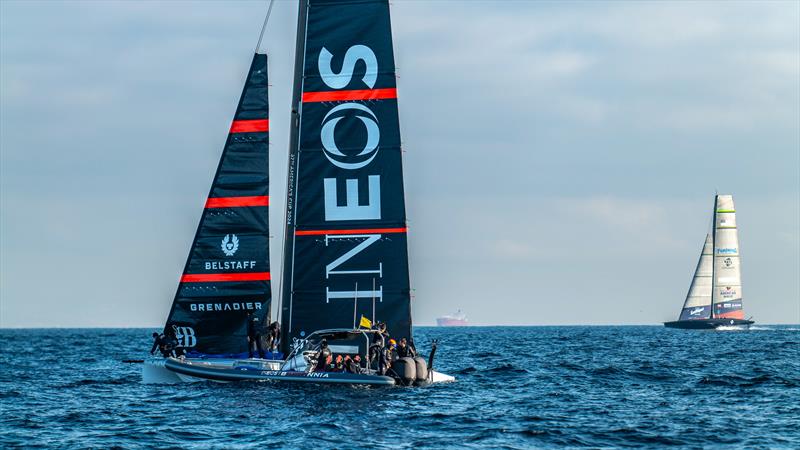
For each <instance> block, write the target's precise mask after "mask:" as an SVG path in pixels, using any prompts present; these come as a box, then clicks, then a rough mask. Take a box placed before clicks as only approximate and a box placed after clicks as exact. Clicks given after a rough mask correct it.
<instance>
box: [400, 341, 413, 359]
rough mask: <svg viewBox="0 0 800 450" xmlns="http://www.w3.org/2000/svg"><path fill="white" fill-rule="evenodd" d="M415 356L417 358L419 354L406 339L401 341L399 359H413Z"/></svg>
mask: <svg viewBox="0 0 800 450" xmlns="http://www.w3.org/2000/svg"><path fill="white" fill-rule="evenodd" d="M415 356H417V352H416V351H415V350H414V349H413V348H412V347H411V346H410V345H408V341H407V340H406V338H402V339H400V342H399V343H398V344H397V357H398V358H406V357H409V358H413V357H415Z"/></svg>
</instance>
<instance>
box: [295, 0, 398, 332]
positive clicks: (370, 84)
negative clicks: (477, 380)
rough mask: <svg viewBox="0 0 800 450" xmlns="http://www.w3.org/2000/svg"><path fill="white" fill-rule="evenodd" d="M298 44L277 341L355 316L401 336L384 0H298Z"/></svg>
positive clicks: (392, 102)
mask: <svg viewBox="0 0 800 450" xmlns="http://www.w3.org/2000/svg"><path fill="white" fill-rule="evenodd" d="M297 52H298V53H297V57H296V59H295V64H296V67H295V92H294V100H293V105H292V106H293V117H292V118H293V126H294V128H293V130H292V140H291V143H290V147H291V148H290V155H289V175H288V186H287V216H286V243H285V250H284V274H283V275H284V278H283V281H282V284H283V286H282V306H281V322H282V331H283V333H284V335H283V339H282V342H283V343H284V345H285V346H286V345H289V344H291V342H292V340H293V338H300V337H303V336H306V335H307V334H309V333H311V332H313V331H316V330H320V329H326V328H342V327H351V326H354V322H355V318H356V317H360V316H361V315H364V316H366V317H370V318H373V317H374V318H375V319H376V320H379V321H383V322H386V324H387V326H388V329H389V331H390V332H391V334H392V335H393V336H398V337H403V336H407V337H410V336H411V301H410V287H409V271H408V249H407V243H406V232H407V225H406V212H405V201H404V193H403V170H402V159H401V150H400V130H399V122H398V111H397V89H396V80H395V66H394V53H393V50H392V37H391V23H390V18H389V3H388V1H387V0H338V1H337V0H301V1H300V13H299V18H298V42H297ZM373 308H374V309H373Z"/></svg>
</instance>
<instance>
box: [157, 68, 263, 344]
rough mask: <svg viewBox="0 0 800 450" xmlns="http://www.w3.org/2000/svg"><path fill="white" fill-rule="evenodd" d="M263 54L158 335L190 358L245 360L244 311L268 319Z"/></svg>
mask: <svg viewBox="0 0 800 450" xmlns="http://www.w3.org/2000/svg"><path fill="white" fill-rule="evenodd" d="M268 155H269V115H268V102H267V55H262V54H256V55H255V56H254V57H253V63H252V64H251V66H250V72H249V73H248V75H247V81H246V82H245V85H244V90H243V91H242V96H241V98H240V99H239V105H238V107H237V109H236V115H235V116H234V119H233V123H232V124H231V128H230V132H229V134H228V139H227V141H226V142H225V148H224V150H223V151H222V157H221V159H220V162H219V166H218V167H217V172H216V174H215V175H214V182H213V184H212V185H211V191H210V193H209V194H208V200H207V201H206V204H205V208H204V210H203V215H202V217H201V219H200V225H199V226H198V228H197V233H196V234H195V237H194V242H193V243H192V248H191V251H190V252H189V258H188V260H187V261H186V267H185V268H184V271H183V276H182V277H181V280H180V284H179V285H178V292H177V293H176V294H175V300H174V301H173V303H172V309H171V310H170V313H169V318H168V319H167V324H166V326H165V332H166V331H169V330H174V331H175V333H176V336H177V338H178V341H179V343H180V345H181V346H182V347H184V348H185V350H186V351H187V352H188V353H189V354H190V355H191V354H193V353H195V354H206V355H217V356H241V355H244V356H245V357H246V356H247V325H248V318H249V315H250V314H253V315H255V316H256V317H258V318H259V319H260V321H261V323H262V324H264V323H265V322H267V321H268V320H269V316H270V314H269V311H270V299H271V293H270V273H269V220H268V206H269V164H268V159H269V158H268Z"/></svg>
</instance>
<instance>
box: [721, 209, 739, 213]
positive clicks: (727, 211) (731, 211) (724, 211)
mask: <svg viewBox="0 0 800 450" xmlns="http://www.w3.org/2000/svg"><path fill="white" fill-rule="evenodd" d="M717 212H718V213H735V212H736V210H735V209H718V210H717Z"/></svg>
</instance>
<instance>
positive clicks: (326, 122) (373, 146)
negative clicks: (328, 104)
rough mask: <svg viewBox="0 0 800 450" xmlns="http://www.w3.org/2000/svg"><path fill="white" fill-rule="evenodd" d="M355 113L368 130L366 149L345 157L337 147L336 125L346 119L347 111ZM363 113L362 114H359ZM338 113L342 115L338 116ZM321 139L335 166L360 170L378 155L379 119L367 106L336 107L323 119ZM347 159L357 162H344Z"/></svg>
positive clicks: (326, 155)
mask: <svg viewBox="0 0 800 450" xmlns="http://www.w3.org/2000/svg"><path fill="white" fill-rule="evenodd" d="M348 110H350V111H354V112H355V114H356V115H355V117H356V118H357V119H359V120H360V121H361V123H363V124H364V127H365V128H366V129H367V141H366V143H365V144H364V148H363V149H362V150H361V152H359V153H358V154H356V155H352V156H351V155H345V154H344V153H342V151H341V150H339V147H338V146H337V145H336V138H335V131H336V124H337V123H339V121H340V120H342V119H343V118H344V117H345V114H346V111H348ZM359 112H361V113H362V114H358V113H359ZM337 113H340V114H338V115H337ZM320 138H322V147H323V148H324V149H325V157H326V158H328V161H330V162H331V163H332V164H333V165H335V166H336V167H340V168H342V169H349V170H354V169H360V168H362V167H364V166H366V165H367V164H369V163H370V162H372V160H373V159H375V155H377V154H378V142H379V141H380V138H381V131H380V128H378V118H377V117H375V114H374V113H373V112H372V111H371V110H370V109H369V108H367V107H366V106H364V105H361V104H359V103H345V104H343V105H339V106H336V107H335V108H333V109H331V110H330V111H328V114H325V118H323V119H322V130H321V131H320ZM345 158H355V159H357V161H355V162H344V161H343V160H344V159H345Z"/></svg>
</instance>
